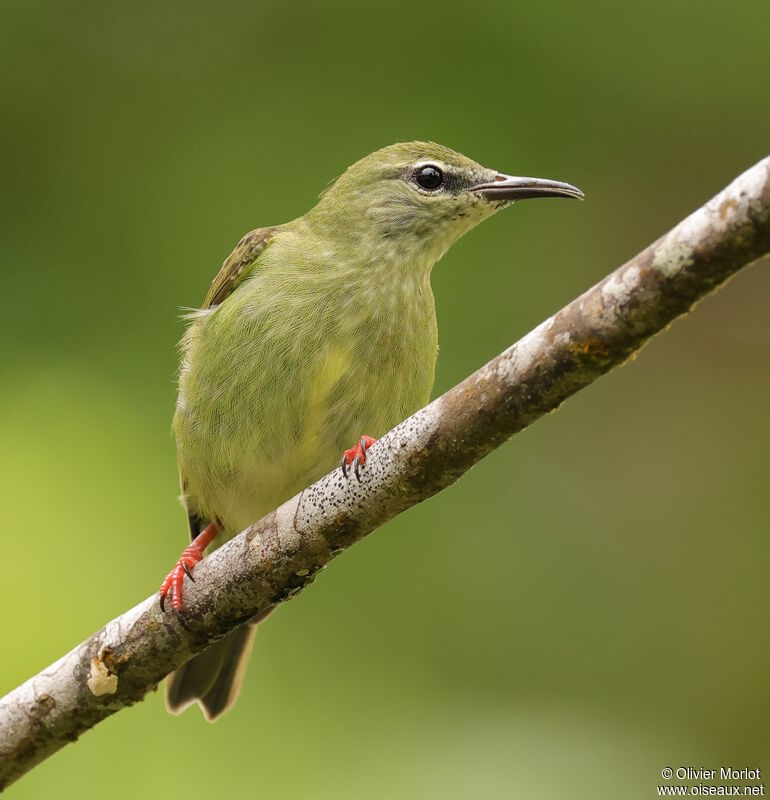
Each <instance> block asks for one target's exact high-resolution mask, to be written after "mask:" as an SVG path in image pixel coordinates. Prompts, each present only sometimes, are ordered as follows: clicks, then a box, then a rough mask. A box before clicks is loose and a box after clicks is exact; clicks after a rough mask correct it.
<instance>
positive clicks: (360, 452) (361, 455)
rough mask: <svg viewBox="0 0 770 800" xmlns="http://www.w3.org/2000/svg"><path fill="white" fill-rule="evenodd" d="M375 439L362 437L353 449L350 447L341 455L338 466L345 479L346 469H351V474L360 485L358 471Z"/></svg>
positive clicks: (364, 462) (346, 475)
mask: <svg viewBox="0 0 770 800" xmlns="http://www.w3.org/2000/svg"><path fill="white" fill-rule="evenodd" d="M376 441H377V440H376V439H372V437H371V436H366V435H364V436H362V437H361V438H360V439H359V440H358V443H357V444H356V445H355V447H351V448H350V450H346V451H345V452H344V453H343V454H342V463H341V464H340V466H341V467H342V474H343V475H344V476H345V477H346V478H347V477H348V468H349V467H351V466H352V467H353V474H354V475H355V476H356V478H357V479H358V482H359V483H361V475H360V474H359V469H360V468H361V467H363V466H364V464H366V451H367V450H368V449H369V448H370V447H371V446H372V445H373V444H374V443H375V442H376Z"/></svg>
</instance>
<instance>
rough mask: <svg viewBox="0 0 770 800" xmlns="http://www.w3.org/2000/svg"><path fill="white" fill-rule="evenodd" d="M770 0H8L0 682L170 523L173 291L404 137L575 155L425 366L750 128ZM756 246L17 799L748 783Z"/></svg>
mask: <svg viewBox="0 0 770 800" xmlns="http://www.w3.org/2000/svg"><path fill="white" fill-rule="evenodd" d="M769 28H770V6H769V5H768V4H766V3H764V4H763V3H757V2H756V0H751V2H733V3H730V4H727V3H722V2H719V3H718V2H703V0H699V2H680V3H670V2H662V1H661V0H655V2H647V3H644V4H633V5H632V4H618V3H609V2H607V3H598V2H589V3H563V2H540V3H537V4H535V3H527V4H525V3H514V2H511V0H499V1H498V2H486V3H477V4H468V3H463V2H459V1H458V0H444V1H443V2H427V3H414V2H401V1H399V2H391V3H388V4H365V3H364V4H362V3H360V2H353V1H352V0H331V2H325V3H299V4H298V3H286V2H284V3H279V2H271V1H268V2H257V3H254V2H236V1H235V0H225V1H224V2H219V3H217V4H212V3H206V2H202V0H196V2H187V3H174V2H157V1H155V2H144V1H140V2H134V3H130V4H129V3H123V4H117V3H95V2H92V3H84V2H67V3H64V2H48V3H35V2H27V0H4V2H3V3H2V6H1V7H0V67H1V68H0V112H1V113H2V124H1V125H0V147H1V148H2V154H1V155H0V204H1V206H2V207H1V209H0V254H1V257H2V291H3V298H2V314H0V345H1V347H2V361H1V362H0V379H1V380H2V389H0V441H2V447H1V448H0V497H2V505H3V510H4V514H3V528H4V535H3V555H2V560H0V601H1V602H2V606H3V608H4V613H3V617H4V620H3V626H2V627H3V633H2V638H1V639H0V641H2V659H1V660H0V694H3V693H4V692H5V691H7V690H10V689H12V688H13V687H14V686H16V685H17V684H18V683H20V682H22V681H23V680H25V679H26V678H27V677H29V676H30V675H31V674H33V673H35V672H37V671H39V670H40V669H42V668H43V667H45V666H46V665H48V664H49V663H50V662H51V661H53V660H54V659H56V658H57V657H58V656H60V655H61V654H63V653H64V652H65V651H66V650H68V649H70V648H71V647H73V646H74V645H75V644H77V642H79V641H80V640H81V639H83V638H85V637H86V636H87V635H88V634H90V633H91V632H92V631H94V630H95V629H97V628H98V627H99V626H100V625H102V624H103V623H104V622H105V621H106V620H108V619H110V618H112V617H114V616H116V615H117V614H119V613H121V612H122V611H124V610H126V609H127V608H128V607H130V606H132V605H134V604H135V603H137V602H138V601H140V600H141V599H143V598H144V597H146V596H147V595H148V594H150V593H152V592H153V591H155V590H156V588H157V586H158V584H159V582H160V580H161V578H162V577H163V575H164V574H165V573H166V571H167V570H168V568H169V566H170V565H171V563H172V562H173V560H174V559H175V558H176V557H177V555H178V553H179V551H180V548H181V547H182V546H183V544H184V543H185V537H186V532H185V521H184V517H183V514H182V511H181V510H180V508H179V506H178V504H177V500H176V495H177V478H176V470H175V454H174V445H173V441H172V439H171V435H170V418H171V413H172V408H173V403H174V375H175V369H176V351H175V345H176V342H177V340H178V339H179V337H180V335H181V332H182V324H181V323H180V321H179V319H178V313H179V307H180V306H195V305H196V304H199V303H200V302H201V300H202V297H203V295H204V293H205V291H206V289H207V287H208V283H209V280H210V279H211V277H212V276H213V274H214V273H215V271H216V270H217V269H218V267H219V265H220V263H221V261H222V260H223V258H224V257H225V256H226V255H227V254H228V253H229V251H230V249H231V248H232V246H233V245H234V244H235V243H236V242H237V240H238V239H239V237H240V236H241V235H242V234H243V233H244V232H246V231H247V230H249V229H251V228H253V227H255V226H260V225H269V224H272V223H278V222H282V221H285V220H288V219H290V218H292V217H294V216H297V215H299V214H301V213H303V212H304V211H305V210H306V209H307V208H308V207H309V206H310V205H311V204H312V203H313V202H314V199H315V197H316V195H317V194H318V193H319V191H320V190H321V189H322V188H323V187H324V186H325V185H326V183H327V182H328V181H329V180H330V179H332V178H333V177H335V176H336V175H337V174H339V173H340V172H341V171H342V170H343V169H344V168H345V167H346V166H347V165H348V164H349V163H351V162H352V161H354V160H356V159H357V158H359V157H360V156H362V155H364V154H366V153H368V152H369V151H371V150H374V149H376V148H378V147H380V146H383V145H386V144H390V143H391V142H394V141H400V140H407V139H418V138H427V139H434V140H436V141H440V142H442V143H444V144H448V145H450V146H453V147H455V148H457V149H459V150H462V151H463V152H465V153H466V154H468V155H470V156H472V157H473V158H475V159H477V160H479V161H481V162H483V163H485V164H487V165H490V166H495V167H497V168H499V169H501V170H505V171H507V172H512V173H514V174H516V173H518V174H524V175H529V174H532V175H540V176H544V177H552V178H557V179H561V180H567V181H571V182H574V183H576V184H577V185H578V186H580V187H581V188H582V189H584V190H585V192H586V194H587V200H586V202H585V203H583V204H582V205H578V204H574V203H563V202H561V203H560V202H543V203H524V204H521V205H520V206H517V207H516V208H515V209H513V210H510V211H507V212H506V213H504V214H500V215H499V216H497V217H496V218H495V219H493V220H492V221H490V222H487V223H486V224H484V225H483V226H482V227H481V228H479V229H478V230H476V231H474V232H473V233H471V234H470V235H468V236H467V237H466V238H465V239H463V240H462V241H461V242H460V243H459V244H458V245H457V246H456V247H455V248H454V249H453V250H452V251H451V252H450V253H449V254H448V255H447V256H446V258H445V259H444V260H443V261H442V263H441V264H440V265H439V266H438V268H437V269H436V270H435V271H434V279H433V284H434V288H435V294H436V300H437V307H438V315H439V327H440V332H441V333H440V336H441V356H440V359H439V369H438V378H437V385H436V392H441V391H443V390H444V389H446V388H448V387H449V386H451V385H453V384H454V383H456V382H457V381H458V380H460V379H461V378H463V377H464V376H465V375H466V374H468V373H469V372H470V371H472V370H473V369H474V368H476V367H477V366H479V365H481V364H482V363H483V362H485V361H486V360H488V359H489V358H490V357H492V356H494V355H495V354H497V352H498V351H500V350H501V349H502V348H504V347H505V346H507V345H508V344H510V343H511V342H513V341H514V340H515V339H517V338H518V337H519V336H520V335H522V334H524V333H526V332H527V331H528V330H529V329H530V328H531V327H533V326H534V325H535V324H537V323H538V322H540V321H541V320H542V319H544V318H545V317H546V316H548V315H550V314H551V313H552V312H554V311H555V310H556V309H558V308H559V307H560V306H561V305H563V304H564V303H566V302H568V301H569V300H571V299H573V298H574V297H575V296H576V295H577V294H578V293H580V292H581V291H583V290H584V289H586V288H587V287H588V286H590V285H591V284H593V283H594V282H596V281H597V280H598V279H600V278H601V277H603V276H604V275H605V274H606V273H607V272H608V271H609V270H610V269H612V268H614V267H615V266H617V265H618V264H620V263H621V262H622V261H623V260H625V259H626V258H628V257H630V256H631V255H633V254H634V253H636V252H637V251H638V250H639V249H641V248H642V247H643V246H645V245H647V244H648V243H649V242H651V241H652V240H653V239H654V238H656V237H657V236H658V235H660V234H661V233H662V232H664V231H665V230H667V229H668V228H669V227H671V226H672V225H673V224H674V223H676V222H677V221H678V220H679V219H681V218H682V217H683V216H684V215H686V214H687V213H688V212H690V211H691V210H693V209H694V208H695V207H697V206H699V205H700V204H701V203H702V202H703V201H705V200H706V199H708V198H709V197H710V196H711V195H713V194H714V193H715V192H716V191H718V190H719V189H721V188H722V187H723V186H724V185H725V184H726V183H727V182H729V181H730V180H731V179H732V178H733V177H734V176H735V175H737V174H738V173H739V172H741V171H743V170H744V169H745V168H747V167H748V166H750V165H751V164H753V163H754V162H756V161H757V160H759V159H760V158H761V157H763V156H765V155H767V154H768V151H770V137H768V130H769V129H770V91H769V89H768V87H769V86H770V82H769V81H768V60H767V52H768V50H767V44H768V39H767V36H768V29H769ZM769 288H770V281H769V280H768V271H767V263H766V262H765V263H764V264H757V265H755V266H754V267H752V268H750V269H748V270H746V271H745V272H744V273H743V274H741V275H740V276H738V277H737V278H736V279H735V280H734V281H732V282H731V283H730V284H729V285H728V286H726V287H725V288H724V289H723V290H722V291H720V292H719V293H717V295H716V296H714V297H710V298H708V299H707V300H706V301H704V302H703V303H702V305H701V306H699V307H698V308H697V310H696V311H695V313H694V314H693V315H692V316H691V317H690V318H688V319H686V320H683V321H680V322H678V323H677V324H676V325H674V327H673V329H672V330H671V331H670V332H668V333H667V334H665V335H664V336H662V337H660V338H659V339H657V340H656V341H654V342H653V343H652V344H651V345H649V346H648V347H647V348H646V349H645V350H644V351H643V352H642V354H641V355H640V356H639V358H638V359H636V360H635V361H633V362H631V363H629V364H628V365H627V366H625V367H624V368H623V369H620V370H617V371H615V372H613V373H612V374H611V375H610V376H608V377H606V378H604V379H603V380H601V381H600V382H599V383H598V384H596V385H594V386H592V387H590V388H589V389H588V390H586V391H585V392H583V393H581V394H580V395H579V396H577V397H574V398H572V399H571V400H569V401H568V402H567V403H566V405H565V406H564V408H562V409H561V410H560V411H559V412H558V413H557V414H555V415H551V416H549V417H548V418H546V419H544V420H542V421H541V422H539V423H538V424H537V425H535V426H534V427H533V428H532V429H531V430H528V431H526V432H525V433H524V434H522V435H521V436H519V437H517V438H516V439H515V440H514V441H513V442H512V443H510V444H508V445H507V446H505V447H503V448H502V449H501V450H499V451H498V452H496V453H495V454H493V455H492V456H491V457H489V458H488V459H487V460H486V461H485V462H484V463H483V464H481V465H479V466H478V467H477V468H476V469H474V470H473V471H472V472H471V473H470V474H469V475H468V476H467V477H465V478H464V479H463V480H462V481H460V483H459V484H457V485H455V486H454V487H452V488H451V489H449V490H448V491H446V492H444V493H442V494H441V495H439V496H438V497H436V498H434V499H432V500H431V501H430V502H428V503H426V504H424V505H422V506H420V507H418V508H415V509H412V510H411V511H410V512H408V513H407V514H404V515H403V516H402V517H400V518H398V519H396V520H394V521H393V522H391V523H389V524H388V525H387V526H386V527H385V528H384V529H382V530H381V531H379V532H377V533H376V534H375V535H374V536H372V537H370V538H369V539H367V540H366V541H364V542H363V543H361V544H360V545H358V546H357V547H355V548H354V549H353V550H352V551H351V552H349V553H347V554H346V555H345V556H344V557H342V558H341V559H339V560H337V561H335V562H334V564H333V565H332V566H331V567H330V568H329V569H328V570H327V571H326V572H325V573H324V574H323V575H322V576H321V578H320V580H318V581H317V582H316V583H315V584H314V585H313V586H312V588H311V589H310V590H309V591H307V592H305V593H303V594H302V596H301V597H300V598H299V599H298V600H296V601H295V602H292V603H290V604H289V605H287V606H286V607H285V608H283V609H282V610H281V611H280V612H279V613H277V614H276V615H275V616H274V617H272V618H271V619H270V621H269V622H268V623H267V624H266V625H265V626H264V628H263V629H262V631H261V633H260V636H259V638H258V643H257V648H256V651H255V657H254V658H253V661H252V665H251V668H250V671H249V675H248V678H247V683H246V686H245V688H244V691H243V694H242V697H241V700H240V702H239V704H238V705H237V706H236V708H235V709H234V711H233V712H232V713H231V714H230V715H229V716H227V717H226V718H225V719H223V720H222V721H221V722H220V723H218V724H217V725H215V726H210V725H208V724H206V723H205V722H203V720H202V718H201V716H200V714H199V713H198V712H197V711H188V712H187V713H186V714H184V715H183V716H182V717H180V718H173V717H170V716H168V715H167V714H166V713H165V711H164V709H163V702H162V696H161V694H162V693H161V692H158V693H157V694H153V695H151V696H150V697H148V699H147V700H146V701H145V702H143V703H141V704H139V705H138V706H136V707H134V708H132V709H129V710H125V711H122V712H121V713H119V714H117V715H116V716H114V717H113V718H111V719H109V720H107V721H106V722H104V723H103V724H101V725H100V726H99V727H98V728H97V729H96V730H94V731H92V732H89V733H88V734H86V735H85V736H84V737H83V738H82V740H81V741H80V742H79V743H78V744H76V745H71V746H68V747H67V748H65V750H63V751H62V752H60V753H59V754H57V755H56V756H54V757H53V758H51V759H50V760H49V761H47V762H46V763H44V764H43V765H41V766H40V767H38V768H37V769H35V770H34V771H33V772H32V773H31V774H30V775H28V776H27V777H25V778H23V779H22V780H21V781H20V782H19V783H18V784H17V785H16V786H14V787H13V788H12V789H11V790H10V794H11V796H13V797H17V798H19V800H21V798H45V797H53V796H56V797H57V798H69V797H88V796H96V795H97V794H101V793H102V792H107V793H109V795H110V796H111V797H114V798H136V797H160V796H161V795H165V794H166V793H167V792H175V793H177V794H178V795H181V796H184V797H186V798H190V799H191V800H192V799H194V798H204V797H206V798H209V797H220V796H226V797H230V798H241V797H280V798H295V797H296V798H306V797H312V798H361V797H366V798H426V797H440V798H468V797H526V798H534V799H535V800H539V798H561V797H573V798H604V797H607V798H615V797H626V798H637V797H638V798H648V797H653V796H656V791H655V786H656V785H657V784H659V783H662V782H663V781H661V779H660V777H659V776H660V770H661V769H662V768H663V767H665V766H671V767H673V768H676V767H677V766H686V765H692V766H704V767H707V768H717V769H718V768H719V767H720V766H721V765H732V766H736V767H752V768H755V767H765V768H766V771H767V772H768V773H770V757H769V756H768V747H769V745H770V735H769V734H770V723H769V721H768V720H769V717H770V715H769V713H768V712H770V681H769V680H768V674H769V673H770V618H769V616H768V600H769V598H768V580H767V576H768V558H770V543H769V542H768V536H767V476H766V474H763V473H765V472H766V466H767V458H766V450H767V445H768V427H769V423H768V417H767V407H766V398H767V394H768V390H769V389H770V376H769V375H768V370H767V361H768V352H769V351H770V334H769V333H768V326H767V324H766V315H767V302H766V301H767V296H768V289H769Z"/></svg>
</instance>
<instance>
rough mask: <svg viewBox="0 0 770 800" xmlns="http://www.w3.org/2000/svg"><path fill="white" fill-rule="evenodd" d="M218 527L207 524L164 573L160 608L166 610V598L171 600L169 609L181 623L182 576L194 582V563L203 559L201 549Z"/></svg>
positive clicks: (160, 593)
mask: <svg viewBox="0 0 770 800" xmlns="http://www.w3.org/2000/svg"><path fill="white" fill-rule="evenodd" d="M218 530H219V528H218V527H217V525H215V524H211V525H209V526H208V527H207V528H206V529H205V530H204V531H202V532H201V533H200V534H198V536H196V537H195V539H194V540H193V542H191V543H190V544H189V545H188V546H187V547H186V548H185V549H184V551H183V552H182V555H181V556H179V561H177V562H176V565H175V566H174V569H172V570H171V572H169V573H168V575H166V578H165V580H164V581H163V583H162V584H161V585H160V591H159V595H160V597H159V600H160V610H161V611H165V610H166V600H169V599H170V600H171V610H172V611H173V612H174V613H175V614H176V617H177V619H178V620H179V622H180V623H181V624H182V625H185V621H184V617H183V616H182V612H183V609H184V604H183V603H182V585H183V584H184V576H185V575H187V577H188V578H189V579H190V580H191V581H193V583H194V582H195V578H193V575H192V571H193V568H194V567H195V565H196V564H197V563H198V562H199V561H201V560H202V559H203V551H204V550H205V549H206V547H207V546H208V545H209V543H210V542H211V540H212V539H213V538H214V537H215V536H216V534H217V532H218Z"/></svg>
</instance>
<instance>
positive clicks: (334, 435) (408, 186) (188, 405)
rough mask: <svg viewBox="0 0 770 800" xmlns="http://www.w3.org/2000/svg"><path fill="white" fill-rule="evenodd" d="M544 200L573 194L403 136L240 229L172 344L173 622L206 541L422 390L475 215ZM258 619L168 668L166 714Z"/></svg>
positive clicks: (213, 713) (229, 691)
mask: <svg viewBox="0 0 770 800" xmlns="http://www.w3.org/2000/svg"><path fill="white" fill-rule="evenodd" d="M538 197H565V198H576V199H582V198H583V193H582V192H581V191H580V189H578V188H577V187H575V186H573V185H571V184H569V183H563V182H561V181H554V180H548V179H543V178H526V177H514V176H511V175H507V174H505V173H501V172H498V171H496V170H494V169H488V168H486V167H483V166H481V164H479V163H477V162H475V161H473V160H472V159H470V158H468V157H466V156H464V155H462V154H461V153H458V152H456V151H454V150H452V149H450V148H449V147H445V146H443V145H439V144H435V143H433V142H420V141H413V142H403V143H399V144H394V145H390V146H388V147H384V148H382V149H380V150H376V151H375V152H373V153H371V154H369V155H367V156H365V157H364V158H362V159H360V160H359V161H357V162H356V163H354V164H353V165H352V166H350V167H348V169H347V170H346V171H345V172H344V173H342V175H341V176H340V177H339V178H337V180H336V181H334V182H333V183H332V184H330V185H329V186H328V187H327V188H326V189H325V190H324V191H323V192H322V193H321V195H320V197H319V199H318V202H317V204H316V205H315V206H314V207H313V208H311V209H310V210H309V211H308V212H307V213H306V214H304V215H303V216H301V217H298V218H297V219H295V220H293V221H291V222H287V223H285V224H281V225H275V226H271V227H265V228H257V229H255V230H253V231H251V232H250V233H247V234H246V235H245V236H244V237H243V238H242V239H241V240H240V242H239V243H238V244H237V245H236V247H235V249H234V250H233V252H232V253H231V254H230V256H229V257H228V258H227V259H226V260H225V262H224V264H223V265H222V267H221V269H220V270H219V272H218V273H217V275H216V277H215V278H214V280H213V282H212V283H211V286H210V288H209V290H208V293H207V294H206V297H205V300H204V302H203V305H202V307H201V308H200V309H196V310H194V311H192V312H190V313H189V314H188V319H189V325H188V327H187V329H186V331H185V333H184V335H183V338H182V340H181V342H180V350H181V359H180V367H179V375H178V396H177V403H176V409H175V413H174V418H173V431H174V434H175V438H176V447H177V461H178V467H179V480H180V486H181V500H182V504H183V506H184V507H185V509H186V512H187V517H188V525H189V533H190V539H191V543H190V545H189V546H188V547H187V548H186V549H185V550H184V551H183V553H182V555H181V557H180V559H179V561H178V562H177V563H176V565H175V567H174V568H173V569H172V571H171V572H170V573H169V574H168V576H167V577H166V579H165V580H164V581H163V584H162V585H161V589H160V593H159V594H160V604H161V608H162V609H163V610H164V611H165V610H167V609H166V602H167V601H169V600H170V603H171V608H172V610H173V611H174V612H176V614H177V615H178V616H179V617H180V620H182V621H184V604H183V598H182V590H183V585H184V579H185V576H187V577H189V578H192V570H193V568H194V566H195V564H197V563H198V562H199V561H200V560H201V559H202V557H203V554H204V551H205V549H206V548H207V547H209V546H210V545H213V546H214V547H218V546H219V545H221V544H223V543H224V542H225V541H227V540H228V539H229V538H231V537H232V536H234V535H236V534H237V533H239V532H240V531H241V530H243V529H244V528H246V527H248V526H249V525H250V524H252V523H253V522H255V521H257V520H259V519H260V518H261V517H263V516H264V515H265V514H266V513H268V512H269V511H271V510H273V509H274V508H276V507H277V506H279V505H280V504H281V503H283V502H284V501H286V500H287V499H289V498H290V497H292V496H294V495H295V494H296V493H298V492H299V491H301V490H302V489H304V488H305V487H306V486H308V485H309V484H310V483H312V482H314V481H316V480H318V479H319V478H320V477H322V476H323V475H325V474H327V473H328V472H330V471H331V470H332V469H334V468H335V467H337V466H339V467H340V468H341V469H342V471H343V473H344V475H345V476H346V478H347V479H348V480H351V479H354V478H355V479H358V480H360V476H361V471H362V470H364V469H365V468H366V460H367V453H368V451H369V449H370V447H372V445H374V443H375V442H376V439H377V437H379V436H382V435H383V434H384V433H385V432H387V431H388V430H389V429H390V428H391V427H393V426H394V425H396V424H397V423H398V422H400V421H401V420H403V419H404V418H406V417H407V416H409V415H410V414H412V413H413V412H414V411H416V410H417V409H419V408H421V407H422V406H423V405H425V404H426V403H427V402H428V400H429V397H430V392H431V388H432V386H433V380H434V374H435V367H436V358H437V355H438V329H437V322H436V311H435V304H434V298H433V292H432V290H431V284H430V276H431V270H432V268H433V266H434V265H435V264H436V262H437V261H439V259H441V257H442V256H443V255H444V253H446V251H447V250H448V249H449V248H450V247H451V246H452V244H454V243H455V242H456V241H457V240H458V239H459V238H460V237H461V236H463V234H465V233H467V232H468V231H469V230H471V229H472V228H474V227H475V226H476V225H478V224H479V223H480V222H482V221H483V220H485V219H487V218H488V217H491V216H492V215H493V214H495V213H496V212H497V211H499V210H500V209H502V208H505V207H506V206H509V205H511V204H512V203H515V202H516V201H519V200H524V199H529V198H538ZM351 444H352V446H351ZM340 454H342V460H341V463H340ZM264 616H265V615H263V616H262V617H260V618H255V619H254V620H252V621H251V622H250V623H247V624H245V625H242V626H241V627H239V628H237V629H236V630H234V631H233V632H231V633H229V634H228V635H226V636H225V637H223V638H222V639H220V640H218V641H217V642H215V643H214V644H212V645H210V646H209V647H208V649H206V650H204V651H203V652H202V653H200V654H198V655H196V656H194V657H193V658H192V659H191V660H189V661H188V662H187V663H185V664H184V665H182V666H181V667H180V668H179V669H177V670H176V671H175V672H173V673H172V674H171V675H170V676H169V678H168V680H167V682H166V704H167V708H168V709H169V711H171V712H172V713H180V712H181V711H183V710H184V709H185V708H187V707H188V706H189V705H192V704H193V703H195V702H197V703H198V704H199V705H200V707H201V710H202V712H203V714H204V717H205V718H206V719H207V720H210V721H213V720H215V719H217V718H218V717H220V716H221V715H222V714H223V713H225V712H226V711H227V710H229V709H230V708H231V707H232V705H233V703H234V702H235V700H236V698H237V696H238V693H239V690H240V687H241V684H242V682H243V677H244V674H245V669H246V664H247V661H248V658H249V655H250V653H251V649H252V645H253V642H254V634H255V632H256V625H257V623H258V622H261V621H262V619H263V618H264Z"/></svg>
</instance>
